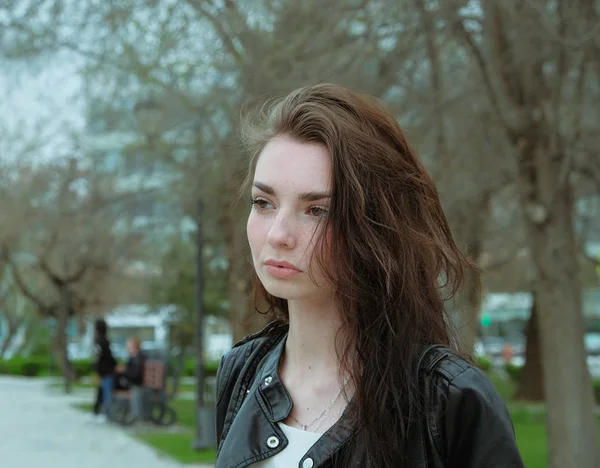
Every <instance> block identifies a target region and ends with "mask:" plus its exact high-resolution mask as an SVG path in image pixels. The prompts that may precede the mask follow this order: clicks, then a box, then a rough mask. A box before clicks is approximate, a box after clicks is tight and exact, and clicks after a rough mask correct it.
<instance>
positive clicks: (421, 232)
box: [244, 84, 473, 468]
mask: <svg viewBox="0 0 600 468" xmlns="http://www.w3.org/2000/svg"><path fill="white" fill-rule="evenodd" d="M246 124H247V125H246V127H245V129H244V130H245V131H244V137H245V143H246V144H247V145H248V146H249V149H250V151H251V154H252V157H251V161H250V170H249V174H248V178H247V180H246V186H248V185H249V182H250V181H251V179H252V177H253V174H254V169H255V167H256V162H257V159H258V157H259V155H260V153H261V151H262V149H263V148H264V146H265V145H266V143H267V142H268V141H269V140H271V139H272V138H274V137H276V136H283V135H285V136H288V137H291V138H293V139H295V140H297V141H299V142H306V143H309V142H310V143H320V144H322V145H324V146H325V147H326V148H327V149H328V150H329V153H330V154H331V158H332V163H333V181H332V199H331V206H330V210H329V216H328V218H327V219H326V220H325V221H324V222H325V223H327V228H328V230H330V231H331V234H332V235H331V237H330V239H331V241H328V240H327V237H326V236H322V238H321V239H319V242H320V244H319V246H318V248H317V249H316V250H317V255H316V257H317V260H318V261H319V262H323V259H327V262H326V263H327V267H326V268H324V270H325V271H327V273H328V274H329V276H330V278H329V279H330V280H331V281H332V282H333V283H334V284H335V286H336V295H337V297H336V299H337V301H338V305H339V311H340V314H341V315H342V323H343V330H341V332H342V333H341V334H342V335H343V337H344V339H343V340H338V342H337V343H338V345H339V344H340V343H344V345H343V346H338V355H339V359H340V362H341V368H342V371H343V372H346V373H348V374H349V375H350V376H351V378H352V380H353V383H354V385H355V389H356V390H355V394H354V397H353V399H352V401H351V403H350V404H351V407H350V408H349V409H350V411H351V413H350V414H351V415H352V416H353V418H354V422H355V424H356V425H357V427H358V428H360V429H361V430H360V431H359V436H357V437H359V438H360V444H361V446H363V447H366V450H367V453H368V459H369V462H370V463H371V464H372V466H377V467H383V468H386V467H396V466H398V465H399V463H400V464H401V463H403V460H404V455H405V453H406V449H407V447H406V442H407V440H408V433H409V428H410V426H411V421H413V420H414V419H413V418H416V417H423V414H422V412H423V411H424V407H423V406H422V405H421V403H420V402H421V398H420V391H419V386H418V382H417V374H416V370H415V368H414V357H415V354H416V353H417V352H418V350H419V349H421V348H422V346H423V345H426V344H442V345H446V346H450V347H452V346H453V343H454V340H453V333H451V332H450V329H451V328H449V327H450V320H449V318H448V314H447V311H446V304H447V301H448V300H450V299H451V298H452V297H453V296H454V295H455V294H456V293H457V291H458V290H459V288H460V286H461V283H462V281H463V277H464V275H465V273H466V270H467V269H469V268H472V267H473V265H472V264H471V263H470V262H469V260H468V259H467V258H466V257H465V256H464V255H463V254H462V253H461V251H460V250H459V248H458V247H457V246H456V244H455V242H454V240H453V238H452V235H451V232H450V228H449V226H448V222H447V221H446V217H445V215H444V212H443V210H442V206H441V203H440V200H439V197H438V192H437V190H436V187H435V185H434V183H433V181H432V179H431V177H430V176H429V175H428V173H427V171H426V170H425V168H424V166H423V165H422V164H421V162H420V161H419V159H418V158H417V156H416V154H415V152H414V151H413V150H412V149H411V148H410V146H409V145H408V143H407V141H406V138H405V136H404V134H403V132H402V130H401V128H400V126H399V124H398V122H397V121H396V119H395V118H394V116H393V115H391V114H390V113H389V112H387V111H386V110H385V109H384V108H383V107H382V106H381V105H380V104H379V102H378V101H376V100H375V99H373V98H370V97H368V96H363V95H360V94H357V93H355V92H352V91H350V90H348V89H346V88H343V87H340V86H336V85H332V84H319V85H315V86H309V87H304V88H300V89H297V90H295V91H293V92H292V93H291V94H289V95H288V96H286V97H284V98H283V99H280V100H277V101H274V102H271V103H270V104H269V105H266V106H263V107H262V108H261V110H260V112H259V113H258V116H254V118H253V119H252V120H248V121H247V122H246ZM321 266H325V265H324V264H323V263H322V264H321ZM254 293H255V301H256V303H257V304H267V306H268V307H267V309H268V310H267V313H268V315H270V316H271V318H273V319H275V320H280V321H282V322H285V321H287V319H288V309H287V301H286V300H284V299H281V298H277V297H274V296H272V295H270V294H269V293H268V292H267V291H266V290H265V288H264V287H263V285H262V284H261V283H260V281H259V280H258V278H255V287H254ZM258 309H259V307H258V306H257V310H258ZM338 338H339V337H338ZM350 361H352V362H350ZM355 443H356V440H355ZM363 444H364V445H363Z"/></svg>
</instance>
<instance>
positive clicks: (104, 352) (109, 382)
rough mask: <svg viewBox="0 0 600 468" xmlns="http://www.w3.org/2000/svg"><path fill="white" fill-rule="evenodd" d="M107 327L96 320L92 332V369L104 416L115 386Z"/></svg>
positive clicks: (114, 360) (113, 362)
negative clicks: (95, 375)
mask: <svg viewBox="0 0 600 468" xmlns="http://www.w3.org/2000/svg"><path fill="white" fill-rule="evenodd" d="M107 335H108V327H107V325H106V322H105V321H104V320H102V319H98V320H96V324H95V330H94V347H95V356H96V362H95V366H94V369H95V371H96V373H97V374H98V377H100V388H101V389H102V390H101V396H102V412H103V414H104V415H106V413H107V411H108V405H109V404H110V402H111V400H112V394H113V388H114V385H115V367H116V366H117V360H116V359H115V358H114V356H113V354H112V351H111V350H110V341H109V340H108V336H107Z"/></svg>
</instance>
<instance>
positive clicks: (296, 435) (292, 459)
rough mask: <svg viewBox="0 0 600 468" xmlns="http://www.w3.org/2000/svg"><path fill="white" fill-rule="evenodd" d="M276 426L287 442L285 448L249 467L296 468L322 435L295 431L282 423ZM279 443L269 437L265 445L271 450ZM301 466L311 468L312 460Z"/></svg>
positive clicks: (300, 430) (307, 460)
mask: <svg viewBox="0 0 600 468" xmlns="http://www.w3.org/2000/svg"><path fill="white" fill-rule="evenodd" d="M278 425H279V427H280V429H281V430H282V431H283V433H284V435H285V437H286V438H287V440H288V445H287V447H286V448H284V449H283V450H282V451H281V452H279V453H278V454H276V455H274V456H272V457H271V458H267V459H265V460H262V461H259V462H256V463H252V465H250V466H251V467H252V468H291V467H296V466H298V465H299V464H300V461H301V460H302V459H303V458H304V456H305V455H306V452H308V450H309V449H310V448H311V447H312V446H313V445H314V444H315V442H316V441H317V440H319V439H320V438H321V436H322V435H323V434H321V433H318V432H308V431H303V430H302V429H296V428H295V427H291V426H287V425H285V424H283V423H278ZM280 443H281V441H279V440H278V439H277V436H275V435H274V436H273V437H270V438H269V440H268V441H267V445H268V446H269V447H271V448H275V447H277V445H279V444H280ZM301 466H302V467H303V468H312V466H313V461H312V459H310V458H307V459H305V460H304V461H303V463H302V465H301Z"/></svg>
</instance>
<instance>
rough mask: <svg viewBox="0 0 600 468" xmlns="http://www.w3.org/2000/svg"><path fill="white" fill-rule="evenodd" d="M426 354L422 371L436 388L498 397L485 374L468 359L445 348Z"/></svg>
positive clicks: (437, 348)
mask: <svg viewBox="0 0 600 468" xmlns="http://www.w3.org/2000/svg"><path fill="white" fill-rule="evenodd" d="M428 354H429V356H427V358H426V359H424V364H423V366H422V370H423V369H424V370H425V372H426V373H427V374H428V376H429V377H430V378H431V379H434V380H436V382H437V385H438V386H439V385H440V383H442V384H443V386H446V387H447V388H448V390H450V389H454V390H468V389H472V390H473V389H479V390H481V391H484V392H486V393H489V392H491V393H494V396H499V395H497V392H496V388H495V387H494V384H493V383H492V382H491V380H490V379H489V378H488V377H487V375H486V374H485V372H483V371H482V370H481V369H480V368H479V367H477V365H475V364H474V363H473V362H472V361H471V360H470V359H469V357H467V356H465V355H461V354H460V353H459V352H458V351H455V350H452V349H449V348H446V347H435V348H434V349H432V350H431V351H430V352H429V353H428Z"/></svg>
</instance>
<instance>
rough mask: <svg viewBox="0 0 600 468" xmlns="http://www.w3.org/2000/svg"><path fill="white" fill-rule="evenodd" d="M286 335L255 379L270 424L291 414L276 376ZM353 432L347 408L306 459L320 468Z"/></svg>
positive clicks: (353, 428)
mask: <svg viewBox="0 0 600 468" xmlns="http://www.w3.org/2000/svg"><path fill="white" fill-rule="evenodd" d="M287 336H288V334H287V332H286V333H285V334H284V335H283V336H282V338H281V339H280V341H279V342H278V343H277V344H276V345H275V346H274V347H273V349H272V350H271V351H270V352H269V353H268V354H267V355H266V356H265V358H264V359H263V362H262V365H261V366H260V369H259V371H258V372H257V374H256V375H257V379H256V381H255V382H254V385H253V388H254V392H258V393H259V394H260V396H261V397H262V399H263V400H264V402H265V403H266V404H265V405H264V407H265V408H267V410H268V417H269V419H270V421H271V422H272V423H278V422H282V421H284V420H286V419H287V418H288V416H289V414H290V412H291V411H292V406H293V402H292V398H291V397H290V394H289V393H288V391H287V389H286V388H285V386H284V384H283V382H282V381H281V376H280V374H279V365H280V363H281V359H282V357H283V352H284V350H285V343H286V341H287ZM355 432H356V429H355V427H354V425H353V423H352V421H351V417H350V414H349V409H348V407H347V408H346V410H345V411H344V413H343V414H342V416H341V417H340V419H339V420H338V421H337V422H336V423H335V424H334V425H333V426H332V427H331V428H329V429H328V430H327V431H326V432H325V433H324V434H323V435H322V436H321V438H320V439H319V440H318V441H317V442H316V443H315V445H313V446H312V447H311V448H310V450H309V451H308V452H307V454H306V457H310V458H312V460H313V462H314V466H315V467H318V466H321V465H322V464H323V463H324V462H325V461H326V460H327V459H328V458H330V457H331V456H332V455H333V454H334V453H335V452H337V451H338V450H339V448H340V447H341V446H342V445H343V444H345V443H346V442H347V441H348V440H349V439H350V438H351V437H352V436H353V435H354V434H355Z"/></svg>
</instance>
